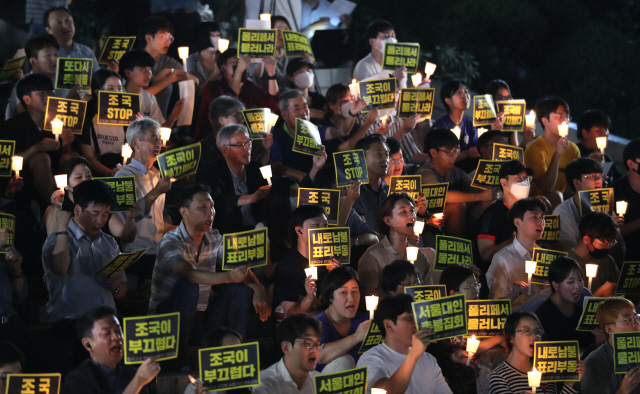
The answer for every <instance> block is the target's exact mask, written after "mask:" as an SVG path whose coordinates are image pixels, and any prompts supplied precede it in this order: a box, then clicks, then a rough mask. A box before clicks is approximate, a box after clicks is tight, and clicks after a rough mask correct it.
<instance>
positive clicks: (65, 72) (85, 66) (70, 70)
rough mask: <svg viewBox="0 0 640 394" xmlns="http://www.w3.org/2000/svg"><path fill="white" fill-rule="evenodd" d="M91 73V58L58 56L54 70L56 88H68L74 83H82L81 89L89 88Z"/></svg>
mask: <svg viewBox="0 0 640 394" xmlns="http://www.w3.org/2000/svg"><path fill="white" fill-rule="evenodd" d="M92 74H93V59H73V58H68V57H59V58H58V68H57V70H56V89H63V90H64V89H66V90H69V89H71V88H73V87H74V86H76V85H82V90H86V91H90V90H91V75H92Z"/></svg>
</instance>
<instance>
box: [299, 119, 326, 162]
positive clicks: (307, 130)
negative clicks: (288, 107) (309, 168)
mask: <svg viewBox="0 0 640 394" xmlns="http://www.w3.org/2000/svg"><path fill="white" fill-rule="evenodd" d="M321 146H322V141H321V140H320V133H319V132H318V127H316V125H314V124H313V123H311V122H309V121H308V120H304V119H299V118H296V135H295V139H294V140H293V148H292V150H293V151H294V152H298V153H303V154H305V155H311V156H318V157H320V156H322V155H321V154H318V153H317V152H318V151H319V150H320V149H321Z"/></svg>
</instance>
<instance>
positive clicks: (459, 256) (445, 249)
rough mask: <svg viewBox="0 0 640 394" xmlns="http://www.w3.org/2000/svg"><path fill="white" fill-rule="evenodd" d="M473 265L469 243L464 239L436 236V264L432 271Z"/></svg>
mask: <svg viewBox="0 0 640 394" xmlns="http://www.w3.org/2000/svg"><path fill="white" fill-rule="evenodd" d="M471 264H473V249H472V247H471V241H469V240H468V239H464V238H457V237H450V236H448V235H436V264H435V267H434V269H435V270H436V271H442V270H443V269H445V268H447V267H448V266H450V265H464V266H469V265H471Z"/></svg>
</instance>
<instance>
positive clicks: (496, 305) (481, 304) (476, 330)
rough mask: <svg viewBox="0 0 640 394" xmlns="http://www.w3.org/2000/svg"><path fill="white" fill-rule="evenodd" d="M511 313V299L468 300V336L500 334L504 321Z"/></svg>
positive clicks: (477, 336) (483, 336) (482, 336)
mask: <svg viewBox="0 0 640 394" xmlns="http://www.w3.org/2000/svg"><path fill="white" fill-rule="evenodd" d="M510 314H511V300H468V301H467V328H468V329H469V333H468V334H467V335H468V336H471V335H475V336H476V338H488V337H493V336H496V335H502V330H503V329H504V323H505V322H506V321H507V317H509V315H510Z"/></svg>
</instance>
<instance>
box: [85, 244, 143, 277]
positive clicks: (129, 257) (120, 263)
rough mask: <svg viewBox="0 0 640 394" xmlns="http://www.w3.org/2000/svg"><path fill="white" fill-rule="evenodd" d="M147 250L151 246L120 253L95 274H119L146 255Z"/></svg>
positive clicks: (107, 275) (106, 275)
mask: <svg viewBox="0 0 640 394" xmlns="http://www.w3.org/2000/svg"><path fill="white" fill-rule="evenodd" d="M147 250H149V248H146V249H141V250H137V251H135V252H131V253H120V254H119V255H117V256H116V257H114V258H113V259H111V261H109V262H108V263H107V265H105V266H104V267H102V268H100V269H99V270H97V271H96V272H95V273H94V275H99V276H105V277H109V276H113V275H118V274H119V273H121V272H122V271H124V270H125V269H127V268H129V267H130V266H132V265H133V264H135V263H136V262H137V261H138V260H140V257H142V256H144V254H145V253H146V252H147Z"/></svg>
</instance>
